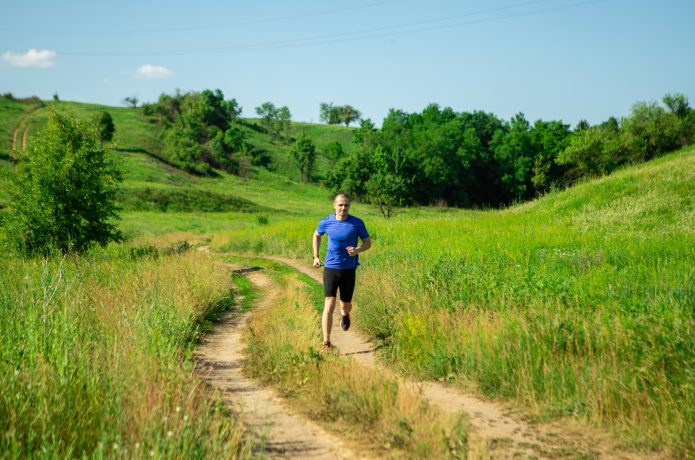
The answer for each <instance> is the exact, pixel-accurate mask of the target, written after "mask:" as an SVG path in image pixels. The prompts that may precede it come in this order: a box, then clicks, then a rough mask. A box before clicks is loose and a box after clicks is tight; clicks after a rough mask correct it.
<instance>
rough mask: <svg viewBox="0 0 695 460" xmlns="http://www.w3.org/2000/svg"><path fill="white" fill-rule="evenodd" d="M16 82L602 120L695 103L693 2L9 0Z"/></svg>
mask: <svg viewBox="0 0 695 460" xmlns="http://www.w3.org/2000/svg"><path fill="white" fill-rule="evenodd" d="M0 24H1V27H0V93H6V92H11V93H12V94H14V95H15V96H17V97H27V96H31V95H37V96H39V97H40V98H42V99H51V98H52V97H53V95H54V94H56V93H57V94H58V95H59V97H60V99H61V100H71V101H80V102H91V103H100V104H107V105H114V106H120V105H123V102H122V101H123V99H124V98H125V97H128V96H136V97H137V98H138V99H139V100H140V101H142V102H152V101H155V100H156V99H157V97H158V96H159V95H160V94H161V93H173V92H174V91H176V89H180V90H181V91H184V92H185V91H202V90H204V89H217V88H219V89H221V90H222V91H223V93H224V95H225V98H227V99H231V98H234V99H236V100H237V101H238V102H239V104H240V105H241V106H242V107H243V116H246V117H254V116H256V115H255V107H257V106H259V105H261V104H262V103H263V102H266V101H270V102H272V103H274V104H275V105H277V106H283V105H286V106H287V107H289V109H290V111H291V113H292V118H293V120H296V121H305V122H319V105H320V104H321V103H322V102H332V103H334V104H336V105H344V104H350V105H352V106H353V107H355V108H357V109H358V110H360V111H361V113H362V116H363V117H364V118H370V119H372V120H373V121H374V122H375V123H376V124H377V125H380V124H381V121H382V120H383V118H384V117H385V116H386V115H387V114H388V111H389V110H390V109H392V108H395V109H401V110H404V111H406V112H420V111H422V110H423V109H424V108H425V107H426V106H427V105H428V104H430V103H437V104H439V105H440V106H443V107H451V108H452V109H454V110H455V111H457V112H463V111H467V112H470V111H475V110H482V111H485V112H492V113H494V114H495V115H497V116H498V117H501V118H503V119H509V118H511V117H512V116H513V115H515V114H516V113H519V112H522V113H524V115H525V116H526V118H527V119H528V120H529V121H531V122H533V121H535V120H538V119H543V120H563V121H564V122H566V123H569V124H571V125H574V124H576V123H577V122H578V121H579V120H582V119H585V120H587V121H589V122H590V123H592V124H594V123H599V122H601V121H604V120H606V119H607V118H608V117H610V116H616V117H622V116H626V115H628V114H629V113H630V108H631V106H632V105H633V104H634V103H635V102H638V101H660V100H661V98H662V97H663V96H664V95H665V94H667V93H674V92H678V93H683V94H685V95H686V96H687V97H688V98H689V100H690V102H691V105H693V106H695V59H693V55H694V53H695V51H694V50H695V25H694V24H695V1H693V0H664V1H653V0H489V1H482V0H459V1H454V0H428V1H422V0H373V1H368V0H354V1H351V0H349V1H342V2H335V1H326V0H324V1H319V0H296V1H280V0H277V1H275V0H273V1H270V0H268V1H265V0H256V1H254V2H250V1H243V2H241V1H236V0H235V1H221V0H218V1H213V0H197V1H194V2H193V1H182V0H151V1H148V0H119V1H110V0H100V1H94V0H60V1H56V0H3V5H2V19H0Z"/></svg>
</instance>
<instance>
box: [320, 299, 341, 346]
mask: <svg viewBox="0 0 695 460" xmlns="http://www.w3.org/2000/svg"><path fill="white" fill-rule="evenodd" d="M341 308H342V302H341ZM334 310H335V297H326V298H325V300H324V304H323V316H322V317H321V326H322V327H323V343H326V342H328V341H330V340H331V330H332V329H333V311H334Z"/></svg>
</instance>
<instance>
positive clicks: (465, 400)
mask: <svg viewBox="0 0 695 460" xmlns="http://www.w3.org/2000/svg"><path fill="white" fill-rule="evenodd" d="M265 258H267V259H270V260H273V261H275V262H279V263H282V264H284V265H287V266H290V267H292V268H294V269H295V270H298V271H299V272H301V273H304V274H305V275H307V276H309V277H311V278H312V279H314V280H315V281H316V282H318V283H321V282H322V271H321V270H320V269H316V268H313V267H311V266H310V265H309V264H308V263H307V262H302V261H299V260H295V259H287V258H283V257H271V256H267V257H265ZM339 321H340V312H339V309H338V308H336V309H335V318H334V324H339ZM334 330H335V332H334V333H333V336H332V337H331V342H333V344H334V345H335V346H336V347H337V348H338V350H339V351H340V355H343V356H351V357H352V358H354V359H355V360H356V361H357V362H358V363H360V364H362V365H364V366H369V367H372V368H377V369H378V370H379V371H380V372H382V373H388V374H390V375H392V376H394V377H396V378H398V379H399V381H400V382H401V383H402V384H406V385H410V386H411V387H413V388H414V389H416V390H419V391H421V392H422V394H423V395H424V396H425V398H426V399H427V400H428V401H429V402H430V403H431V404H433V405H434V406H436V407H438V408H439V409H441V410H442V411H444V412H448V413H458V412H461V411H465V412H466V413H467V414H468V416H469V420H470V423H471V426H472V427H473V430H472V432H471V433H470V434H469V454H468V457H469V458H476V459H477V458H559V457H568V456H569V457H572V458H578V456H579V457H582V458H583V457H598V458H601V459H638V458H663V457H660V456H659V455H656V454H655V455H650V454H645V453H643V452H635V451H630V452H623V451H621V450H622V449H621V447H620V446H619V445H618V444H617V443H616V441H615V440H614V439H612V438H610V437H609V436H606V435H602V434H600V433H598V432H589V431H588V429H587V428H585V427H581V428H580V427H568V426H566V424H565V425H563V424H560V423H552V424H545V423H544V424H540V423H530V422H527V421H525V420H524V419H523V418H522V417H521V416H520V415H518V414H517V413H516V412H515V411H514V410H512V409H511V407H509V406H505V405H502V404H499V403H497V402H492V401H488V400H485V399H482V398H480V397H478V396H476V395H473V394H468V393H464V392H463V391H462V390H460V389H458V388H453V387H448V386H445V385H442V384H439V383H437V382H431V381H427V382H423V381H410V380H406V379H404V378H403V377H402V376H395V375H394V373H393V372H392V371H390V370H389V369H387V368H386V367H385V366H384V365H382V364H381V363H379V362H378V361H377V359H376V357H375V347H374V344H373V343H370V342H369V341H367V340H365V339H364V338H362V337H360V336H359V335H358V334H357V333H356V332H355V330H354V329H350V330H349V331H347V332H343V331H341V330H340V328H334Z"/></svg>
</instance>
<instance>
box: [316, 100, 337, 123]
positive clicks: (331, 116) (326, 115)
mask: <svg viewBox="0 0 695 460" xmlns="http://www.w3.org/2000/svg"><path fill="white" fill-rule="evenodd" d="M340 109H341V108H340V107H339V106H334V105H333V103H332V102H331V103H330V104H329V103H326V102H322V103H321V105H320V106H319V119H320V120H321V121H323V122H324V123H328V124H329V125H337V124H339V123H340V122H341V113H340Z"/></svg>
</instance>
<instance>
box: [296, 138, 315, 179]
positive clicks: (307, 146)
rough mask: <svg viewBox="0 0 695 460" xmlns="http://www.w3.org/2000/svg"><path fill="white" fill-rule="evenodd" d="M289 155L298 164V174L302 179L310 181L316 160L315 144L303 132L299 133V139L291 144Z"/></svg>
mask: <svg viewBox="0 0 695 460" xmlns="http://www.w3.org/2000/svg"><path fill="white" fill-rule="evenodd" d="M290 155H292V158H294V160H295V161H296V162H297V164H298V165H299V175H300V177H301V178H302V180H304V181H307V182H308V181H310V180H311V173H312V172H313V169H314V161H315V160H316V146H315V145H314V143H313V142H311V139H309V138H308V137H306V136H305V135H303V134H302V135H300V136H299V139H297V140H296V141H295V143H294V144H292V147H291V148H290Z"/></svg>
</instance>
